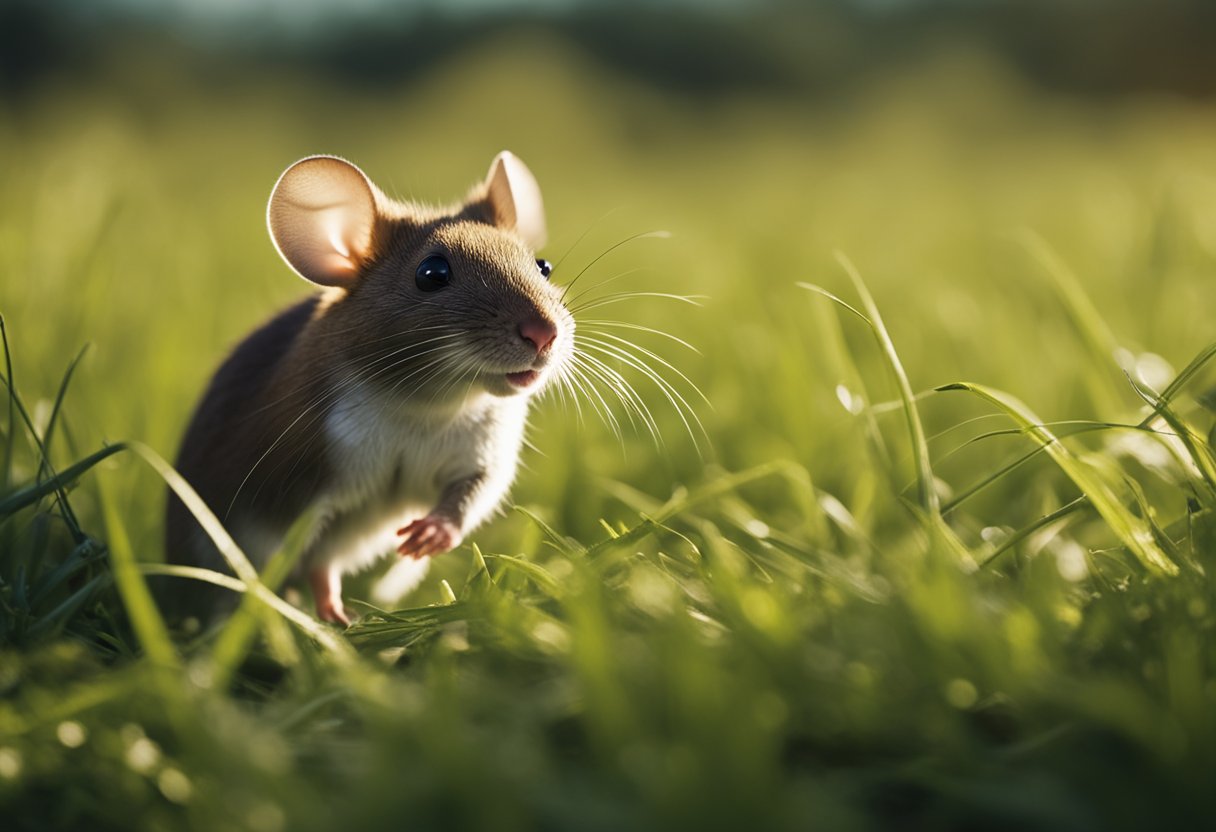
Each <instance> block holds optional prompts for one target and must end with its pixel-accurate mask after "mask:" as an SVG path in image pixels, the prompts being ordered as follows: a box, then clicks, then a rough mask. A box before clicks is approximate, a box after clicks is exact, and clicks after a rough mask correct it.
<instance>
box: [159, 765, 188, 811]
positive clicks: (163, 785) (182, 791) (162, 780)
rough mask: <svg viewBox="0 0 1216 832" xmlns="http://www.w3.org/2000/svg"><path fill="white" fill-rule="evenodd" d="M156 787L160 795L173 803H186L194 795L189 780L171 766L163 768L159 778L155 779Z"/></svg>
mask: <svg viewBox="0 0 1216 832" xmlns="http://www.w3.org/2000/svg"><path fill="white" fill-rule="evenodd" d="M156 786H157V788H159V789H160V793H161V794H163V795H164V796H165V797H166V798H167V799H169V800H171V801H173V802H174V803H187V802H189V800H190V795H192V794H193V793H194V787H193V786H192V785H191V783H190V778H189V777H187V776H186V775H184V774H182V773H181V772H180V771H178V770H177V769H175V768H173V767H172V766H169V767H167V768H165V770H164V771H162V772H161V773H160V776H159V777H157V778H156Z"/></svg>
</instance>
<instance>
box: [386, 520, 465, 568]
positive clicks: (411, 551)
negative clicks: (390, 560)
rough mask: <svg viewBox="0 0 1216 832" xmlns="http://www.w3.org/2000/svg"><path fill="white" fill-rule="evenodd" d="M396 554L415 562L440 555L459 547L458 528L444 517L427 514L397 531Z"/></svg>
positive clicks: (459, 536)
mask: <svg viewBox="0 0 1216 832" xmlns="http://www.w3.org/2000/svg"><path fill="white" fill-rule="evenodd" d="M397 534H399V535H401V538H402V540H401V543H400V544H399V545H398V546H397V553H398V554H400V555H401V556H402V557H411V558H414V559H415V560H419V559H421V558H425V557H429V556H431V555H438V554H442V553H443V552H447V551H450V550H451V549H454V548H456V547H457V546H459V545H460V541H461V535H460V527H459V526H457V525H456V524H455V523H454V522H452V521H451V520H449V519H448V518H446V517H443V516H441V515H438V514H428V515H427V516H426V517H420V518H418V519H417V520H415V521H414V522H412V523H410V524H409V525H408V526H404V527H403V528H400V529H398V530H397Z"/></svg>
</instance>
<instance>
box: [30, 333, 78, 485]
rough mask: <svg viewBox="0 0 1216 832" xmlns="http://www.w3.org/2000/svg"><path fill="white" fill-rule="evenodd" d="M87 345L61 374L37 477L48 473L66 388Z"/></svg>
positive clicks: (43, 442)
mask: <svg viewBox="0 0 1216 832" xmlns="http://www.w3.org/2000/svg"><path fill="white" fill-rule="evenodd" d="M88 349H89V347H88V345H87V344H86V345H85V346H83V347H81V348H80V352H78V353H76V357H75V358H73V359H72V362H71V363H70V364H68V368H67V370H65V371H64V373H63V378H62V379H61V380H60V382H59V390H58V391H57V392H56V393H55V404H54V406H53V407H51V415H50V417H49V418H48V419H47V421H46V428H44V429H43V431H42V453H43V455H44V456H43V460H42V464H41V465H39V466H38V477H39V478H41V477H42V475H43V474H44V473H46V472H48V471H50V456H51V440H52V439H53V438H54V436H55V427H56V426H57V425H58V424H59V414H60V413H62V411H63V400H64V398H65V397H66V396H67V393H68V386H69V385H70V384H71V383H72V376H73V375H75V373H76V368H77V367H78V366H80V361H81V359H83V358H84V354H85V353H86V352H88Z"/></svg>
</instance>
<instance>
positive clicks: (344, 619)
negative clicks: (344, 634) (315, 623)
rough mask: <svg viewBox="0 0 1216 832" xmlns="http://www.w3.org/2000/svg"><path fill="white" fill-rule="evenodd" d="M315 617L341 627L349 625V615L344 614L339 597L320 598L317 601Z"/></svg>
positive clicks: (344, 610)
mask: <svg viewBox="0 0 1216 832" xmlns="http://www.w3.org/2000/svg"><path fill="white" fill-rule="evenodd" d="M317 618H319V619H321V620H322V621H328V622H330V623H331V624H341V625H342V626H343V627H349V626H350V616H349V615H347V614H346V609H345V608H344V607H343V606H342V601H341V599H335V598H322V599H321V600H319V601H317Z"/></svg>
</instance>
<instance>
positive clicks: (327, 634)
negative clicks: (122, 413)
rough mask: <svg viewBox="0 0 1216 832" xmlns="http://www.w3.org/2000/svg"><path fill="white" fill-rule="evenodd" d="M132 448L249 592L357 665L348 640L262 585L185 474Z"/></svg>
mask: <svg viewBox="0 0 1216 832" xmlns="http://www.w3.org/2000/svg"><path fill="white" fill-rule="evenodd" d="M128 447H130V449H131V450H132V451H133V452H134V453H136V454H137V455H138V456H139V457H140V458H141V459H143V460H144V462H146V463H147V464H148V465H150V466H151V467H152V468H153V470H155V471H156V473H157V474H159V475H160V477H161V479H163V480H164V481H165V483H166V484H167V485H168V486H169V487H170V488H171V489H173V492H174V493H175V494H176V495H177V496H178V498H179V499H180V500H181V501H182V503H184V504H185V506H186V508H187V509H189V511H190V513H191V514H193V515H194V517H195V519H196V520H197V521H198V523H199V525H201V526H202V527H203V530H204V531H205V532H206V533H207V536H208V537H210V538H211V540H212V542H213V543H214V544H215V546H216V548H217V549H219V551H220V554H221V555H222V556H223V557H224V559H225V560H226V561H227V562H228V565H229V567H230V568H231V569H232V571H233V572H234V573H235V574H236V576H237V577H238V578H239V579H240V580H241V582H242V583H243V584H244V585H245V587H246V589H247V591H248V592H250V593H253V594H255V595H256V596H257V598H258V600H260V601H261V602H262V603H264V604H266V605H267V606H269V607H271V608H272V609H274V610H275V611H276V612H277V613H278V614H279V615H281V616H282V617H283V618H285V619H287V620H288V621H290V622H292V623H293V624H295V625H296V626H297V627H299V628H300V629H301V630H303V631H304V633H305V634H307V635H308V636H309V637H311V638H312V639H313V641H315V642H317V643H318V644H320V645H321V646H322V647H324V648H325V649H326V650H327V651H329V653H330V654H331V657H332V658H334V659H335V660H337V661H338V662H339V663H341V664H348V665H349V664H353V663H354V661H355V658H356V657H355V654H354V652H353V651H352V650H351V649H350V646H349V645H348V644H347V643H346V642H345V641H343V640H342V639H341V638H339V637H338V636H337V635H336V634H334V633H333V632H332V631H331V630H330V629H329V628H327V627H326V626H325V625H323V624H321V623H320V622H319V621H317V620H316V619H315V618H313V617H312V616H310V615H308V614H307V613H305V612H303V611H302V610H299V609H297V608H295V607H293V606H292V605H291V604H289V603H287V602H286V601H284V600H283V599H282V598H280V597H279V596H278V595H276V594H275V593H274V592H272V591H271V590H269V589H268V588H266V587H265V586H264V585H263V584H262V582H261V580H260V579H259V577H258V573H257V570H256V569H254V567H253V564H252V563H250V562H249V558H247V557H246V556H245V553H244V552H242V551H241V549H240V547H239V546H237V544H236V541H235V540H233V539H232V536H231V535H229V534H228V531H227V530H226V529H225V528H224V526H223V524H222V523H220V521H219V519H218V518H217V517H216V516H215V514H214V513H213V512H212V511H211V509H210V508H208V507H207V504H206V503H204V502H203V500H202V498H201V497H199V496H198V494H197V493H195V491H194V489H193V488H192V487H191V486H190V484H189V483H188V482H186V480H185V479H183V478H182V476H181V474H179V473H177V471H175V470H174V469H173V467H172V466H171V465H169V463H167V462H166V461H165V460H164V459H163V458H162V457H161V456H160V454H158V453H156V451H154V450H152V449H151V448H149V447H148V446H146V445H143V444H141V443H138V442H133V443H130V445H129V446H128Z"/></svg>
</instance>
